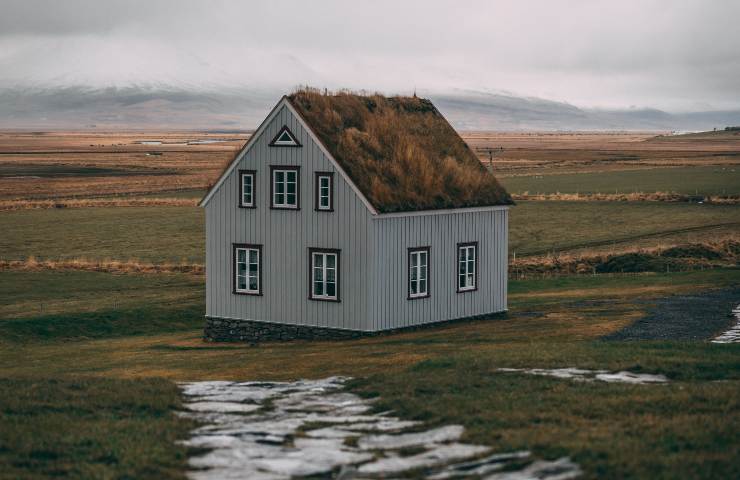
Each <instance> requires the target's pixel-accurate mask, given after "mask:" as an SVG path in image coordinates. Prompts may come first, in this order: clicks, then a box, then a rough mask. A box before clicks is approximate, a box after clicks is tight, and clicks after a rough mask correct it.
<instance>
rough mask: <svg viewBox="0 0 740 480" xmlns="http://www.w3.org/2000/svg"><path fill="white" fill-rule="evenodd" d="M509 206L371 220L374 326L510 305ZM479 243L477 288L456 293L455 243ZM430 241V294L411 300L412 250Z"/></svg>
mask: <svg viewBox="0 0 740 480" xmlns="http://www.w3.org/2000/svg"><path fill="white" fill-rule="evenodd" d="M508 214H509V212H508V209H500V210H493V211H479V212H464V213H460V212H456V213H444V214H436V215H419V216H407V217H390V218H383V217H382V216H381V217H377V218H375V219H374V220H372V222H373V223H374V224H375V228H374V235H375V236H374V239H373V240H374V242H375V245H376V248H375V250H376V251H377V252H378V261H377V262H375V264H374V272H373V285H372V286H371V292H372V294H371V296H370V298H371V299H372V304H371V306H370V319H371V320H370V328H371V329H372V330H385V329H388V328H398V327H407V326H412V325H420V324H424V323H431V322H439V321H444V320H452V319H456V318H462V317H470V316H474V315H481V314H486V313H492V312H501V311H504V310H506V309H507V307H506V301H507V299H506V290H507V264H508V251H507V246H508ZM466 242H478V272H477V273H478V284H477V287H478V288H477V290H475V291H469V292H462V293H458V292H457V244H458V243H466ZM425 246H430V247H431V248H430V254H429V289H430V290H429V293H430V296H429V297H428V298H420V299H414V300H409V299H408V298H407V297H408V255H407V250H408V249H409V248H413V247H425Z"/></svg>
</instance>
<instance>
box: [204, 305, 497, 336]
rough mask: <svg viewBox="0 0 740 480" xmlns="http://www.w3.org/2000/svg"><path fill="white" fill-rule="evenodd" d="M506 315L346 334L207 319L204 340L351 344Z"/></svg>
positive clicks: (325, 330)
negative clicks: (364, 339) (354, 341)
mask: <svg viewBox="0 0 740 480" xmlns="http://www.w3.org/2000/svg"><path fill="white" fill-rule="evenodd" d="M505 315H506V313H505V312H504V313H491V314H486V315H477V316H475V317H465V318H459V319H455V320H447V321H444V322H434V323H427V324H424V325H415V326H412V327H405V328H395V329H392V330H383V331H380V332H363V331H360V330H343V329H339V328H325V327H312V326H308V325H287V324H283V323H271V322H257V321H253V320H237V319H226V318H215V317H206V326H205V329H204V330H203V339H204V340H205V341H207V342H247V343H259V342H287V341H291V340H348V339H352V338H361V337H372V336H377V335H389V334H393V333H398V332H406V331H413V330H421V329H427V328H434V327H441V326H445V325H449V324H451V323H458V322H465V321H473V320H492V319H495V318H501V317H502V316H505Z"/></svg>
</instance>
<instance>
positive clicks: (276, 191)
mask: <svg viewBox="0 0 740 480" xmlns="http://www.w3.org/2000/svg"><path fill="white" fill-rule="evenodd" d="M270 170H271V175H272V182H271V183H270V185H271V187H272V188H271V192H270V193H271V195H270V196H271V197H272V204H271V206H272V208H286V209H293V210H298V209H299V208H300V203H299V202H300V187H301V184H300V167H277V166H271V167H270Z"/></svg>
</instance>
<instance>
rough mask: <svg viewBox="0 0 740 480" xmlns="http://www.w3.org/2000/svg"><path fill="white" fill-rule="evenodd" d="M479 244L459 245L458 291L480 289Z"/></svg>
mask: <svg viewBox="0 0 740 480" xmlns="http://www.w3.org/2000/svg"><path fill="white" fill-rule="evenodd" d="M477 274H478V242H471V243H459V244H458V245H457V291H458V292H468V291H472V290H475V289H476V288H478V277H477Z"/></svg>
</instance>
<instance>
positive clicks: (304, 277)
mask: <svg viewBox="0 0 740 480" xmlns="http://www.w3.org/2000/svg"><path fill="white" fill-rule="evenodd" d="M283 125H287V126H288V128H290V130H291V131H292V132H293V134H294V135H295V136H296V137H297V139H298V141H299V142H301V144H302V145H303V147H301V148H294V147H270V146H268V144H269V142H270V140H272V138H273V137H274V136H275V135H276V134H277V132H278V131H279V130H280V129H281V128H282V127H283ZM255 142H256V143H255V144H254V145H253V147H252V148H251V149H250V150H249V152H247V153H246V154H245V155H244V157H243V158H242V159H240V161H239V164H238V165H237V167H236V169H234V170H233V171H232V173H231V174H230V175H229V176H228V177H227V178H226V180H225V181H224V183H223V184H222V185H221V187H220V188H219V189H218V190H217V191H216V192H215V194H214V196H213V198H212V199H211V201H210V202H209V203H208V204H207V205H206V269H207V272H206V274H207V281H206V314H207V315H208V316H212V317H222V318H239V319H245V320H262V321H270V322H277V323H288V324H298V325H312V326H323V327H334V328H345V329H352V330H368V329H369V326H368V314H367V313H368V310H369V308H368V293H369V288H368V283H369V278H370V276H371V275H370V273H369V268H370V262H369V260H368V259H369V258H371V257H372V253H373V252H372V250H373V247H374V244H372V243H371V242H369V241H368V239H369V238H372V233H371V230H372V228H373V227H374V224H373V223H372V221H371V220H370V217H371V214H370V212H369V211H368V210H367V208H366V207H365V205H364V204H363V203H362V201H361V200H360V199H359V197H358V196H357V194H355V192H354V191H353V190H352V188H351V187H350V185H349V184H348V183H346V182H345V181H344V179H343V177H342V176H341V175H339V174H338V173H336V174H335V175H334V195H335V198H334V212H316V211H314V172H316V171H323V172H336V170H335V168H334V166H333V165H332V163H331V161H330V160H329V159H328V158H326V156H325V155H324V154H323V153H322V152H321V150H320V149H319V147H318V145H317V144H316V143H314V141H313V140H312V138H311V137H310V136H309V134H308V132H306V131H305V130H304V129H303V128H302V126H301V124H300V122H299V121H298V120H297V119H296V118H295V117H294V116H293V115H292V114H291V112H290V111H289V110H288V109H287V108H286V107H284V106H283V107H281V109H280V110H279V111H278V112H277V114H276V116H275V118H274V119H273V120H272V121H271V122H270V123H269V125H267V127H266V129H265V131H264V133H263V134H262V135H261V136H260V138H258V139H256V140H255ZM270 165H298V166H300V167H301V169H300V175H299V177H300V183H301V186H300V210H299V211H295V210H274V209H270V181H271V179H270ZM239 169H251V170H256V171H257V174H256V182H255V185H256V187H257V189H256V199H255V200H256V208H254V209H245V208H238V205H237V185H238V183H237V182H238V174H237V171H238V170H239ZM233 243H256V244H261V245H263V247H262V256H263V258H262V262H263V264H262V282H263V295H262V296H246V295H234V294H233V293H232V275H233V266H232V244H233ZM309 247H317V248H338V249H341V267H340V268H341V272H340V276H341V277H340V282H341V302H339V303H337V302H322V301H314V300H309V299H308V288H309V286H308V248H309Z"/></svg>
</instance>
